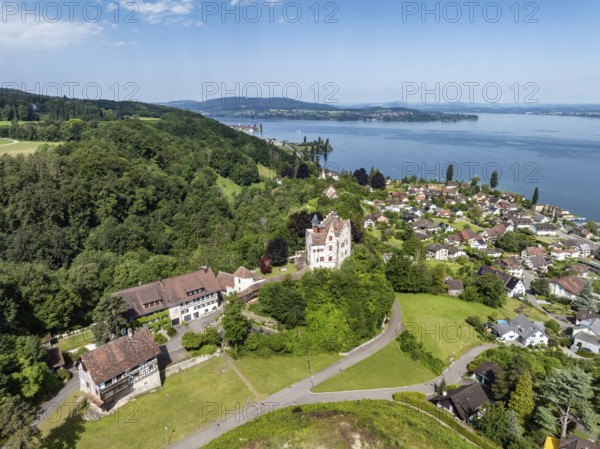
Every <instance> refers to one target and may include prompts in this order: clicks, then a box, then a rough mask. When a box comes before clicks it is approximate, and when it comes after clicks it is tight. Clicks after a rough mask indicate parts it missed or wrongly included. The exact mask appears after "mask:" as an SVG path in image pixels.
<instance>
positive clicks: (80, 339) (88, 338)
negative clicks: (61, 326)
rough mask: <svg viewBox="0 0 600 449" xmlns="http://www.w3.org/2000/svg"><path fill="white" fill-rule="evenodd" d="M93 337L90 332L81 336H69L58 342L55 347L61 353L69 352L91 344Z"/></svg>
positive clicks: (87, 331) (85, 332)
mask: <svg viewBox="0 0 600 449" xmlns="http://www.w3.org/2000/svg"><path fill="white" fill-rule="evenodd" d="M93 340H94V335H93V334H92V331H91V330H89V329H88V330H86V331H84V332H82V333H81V334H77V335H69V336H68V337H65V338H61V339H60V340H58V343H57V346H58V347H59V348H60V350H61V351H70V350H71V349H77V348H80V347H82V346H85V345H87V344H89V343H92V341H93Z"/></svg>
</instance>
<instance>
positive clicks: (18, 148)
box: [0, 139, 60, 156]
mask: <svg viewBox="0 0 600 449" xmlns="http://www.w3.org/2000/svg"><path fill="white" fill-rule="evenodd" d="M45 144H48V145H59V144H60V142H30V141H26V140H21V141H16V140H12V139H0V155H1V154H10V155H11V156H13V155H17V154H31V153H34V152H35V150H37V149H38V148H39V147H40V146H42V145H45Z"/></svg>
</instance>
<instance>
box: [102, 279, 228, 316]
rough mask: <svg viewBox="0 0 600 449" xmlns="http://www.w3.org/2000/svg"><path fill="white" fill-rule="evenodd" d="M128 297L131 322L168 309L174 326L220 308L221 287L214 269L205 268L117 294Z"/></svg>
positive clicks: (128, 311)
mask: <svg viewBox="0 0 600 449" xmlns="http://www.w3.org/2000/svg"><path fill="white" fill-rule="evenodd" d="M114 296H120V297H122V298H124V299H125V301H126V302H127V305H128V310H127V312H126V313H125V317H126V318H127V319H128V320H130V321H132V320H134V319H136V318H139V317H141V316H145V315H151V314H153V313H156V312H161V311H163V310H167V309H168V310H169V318H170V319H171V324H172V325H173V326H175V325H177V324H180V323H181V322H182V321H191V320H193V319H196V318H199V317H201V316H202V315H206V314H207V313H209V312H211V311H213V310H217V308H218V307H219V305H220V300H221V287H220V286H219V282H217V278H216V277H215V275H214V273H213V271H212V269H210V268H208V267H203V268H202V269H200V270H198V271H194V272H192V273H187V274H184V275H181V276H175V277H172V278H167V279H161V280H159V281H156V282H151V283H150V284H144V285H138V286H137V287H132V288H129V289H127V290H122V291H120V292H116V293H114Z"/></svg>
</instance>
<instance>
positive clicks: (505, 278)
mask: <svg viewBox="0 0 600 449" xmlns="http://www.w3.org/2000/svg"><path fill="white" fill-rule="evenodd" d="M486 273H490V274H493V275H494V276H496V277H497V278H499V279H500V280H501V281H502V283H503V285H504V290H505V291H506V294H507V295H508V296H509V297H511V298H515V297H519V296H523V295H524V294H525V291H526V289H525V284H523V282H522V281H521V280H520V279H518V278H516V277H514V276H511V275H510V274H506V273H503V272H501V271H499V270H496V269H494V268H492V267H488V266H483V267H481V268H480V269H479V271H477V276H483V275H484V274H486Z"/></svg>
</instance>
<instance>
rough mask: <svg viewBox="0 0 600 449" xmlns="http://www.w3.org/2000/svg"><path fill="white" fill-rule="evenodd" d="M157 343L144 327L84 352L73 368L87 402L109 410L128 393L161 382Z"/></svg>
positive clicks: (136, 392) (140, 390) (142, 390)
mask: <svg viewBox="0 0 600 449" xmlns="http://www.w3.org/2000/svg"><path fill="white" fill-rule="evenodd" d="M159 354H160V349H159V347H158V345H157V344H156V343H155V342H154V339H153V338H152V334H151V333H150V331H149V330H148V329H147V328H141V329H138V330H136V331H135V332H133V331H131V329H130V330H129V331H128V333H127V335H124V336H123V337H120V338H117V339H115V340H112V341H110V342H108V343H106V344H104V345H102V346H100V347H98V348H96V349H94V350H92V351H89V352H86V353H84V354H83V355H82V356H81V358H80V359H79V361H78V362H77V367H78V370H79V388H80V389H81V391H83V392H84V393H85V396H86V398H87V399H88V400H89V403H90V404H92V405H93V406H95V407H97V408H98V409H99V410H101V411H107V410H109V409H110V408H111V407H112V406H113V405H114V404H115V403H116V402H117V401H118V400H120V399H122V398H123V397H125V396H128V395H132V394H133V395H135V396H137V395H139V394H141V393H144V392H147V391H149V390H152V389H154V388H158V387H160V385H161V380H160V373H159V370H158V359H157V356H158V355H159Z"/></svg>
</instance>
